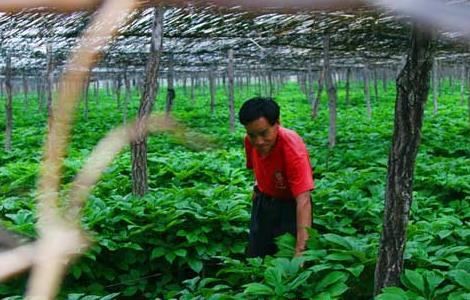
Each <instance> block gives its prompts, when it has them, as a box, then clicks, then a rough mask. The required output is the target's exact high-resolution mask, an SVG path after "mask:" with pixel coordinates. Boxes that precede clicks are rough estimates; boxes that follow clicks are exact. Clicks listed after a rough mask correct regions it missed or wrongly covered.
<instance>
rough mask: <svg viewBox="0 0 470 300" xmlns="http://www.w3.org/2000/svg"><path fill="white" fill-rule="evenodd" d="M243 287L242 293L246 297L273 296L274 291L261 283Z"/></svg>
mask: <svg viewBox="0 0 470 300" xmlns="http://www.w3.org/2000/svg"><path fill="white" fill-rule="evenodd" d="M243 287H245V291H244V293H245V294H248V295H267V296H269V295H273V294H274V290H273V289H272V288H270V287H269V286H267V285H264V284H262V283H257V282H253V283H249V284H245V285H244V286H243Z"/></svg>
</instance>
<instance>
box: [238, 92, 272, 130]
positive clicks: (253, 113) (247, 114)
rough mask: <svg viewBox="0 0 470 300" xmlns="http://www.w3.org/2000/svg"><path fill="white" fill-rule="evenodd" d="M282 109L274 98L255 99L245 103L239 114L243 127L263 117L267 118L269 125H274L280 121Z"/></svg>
mask: <svg viewBox="0 0 470 300" xmlns="http://www.w3.org/2000/svg"><path fill="white" fill-rule="evenodd" d="M280 111H281V109H280V108H279V105H278V104H277V103H276V102H275V101H274V100H273V99H272V98H264V97H255V98H251V99H248V100H246V101H245V103H243V105H242V107H241V108H240V111H239V113H238V118H239V120H240V123H242V125H247V124H248V123H250V122H253V121H255V120H257V119H259V118H261V117H265V118H266V119H267V120H268V122H269V124H271V125H274V123H276V121H278V120H279V114H280Z"/></svg>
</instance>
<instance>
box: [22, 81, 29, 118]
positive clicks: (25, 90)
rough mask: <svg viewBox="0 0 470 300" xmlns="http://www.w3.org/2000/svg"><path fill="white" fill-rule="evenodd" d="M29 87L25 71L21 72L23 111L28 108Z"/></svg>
mask: <svg viewBox="0 0 470 300" xmlns="http://www.w3.org/2000/svg"><path fill="white" fill-rule="evenodd" d="M28 93H29V87H28V78H27V76H26V74H25V73H23V100H24V103H23V104H24V111H27V110H28V108H29V99H28Z"/></svg>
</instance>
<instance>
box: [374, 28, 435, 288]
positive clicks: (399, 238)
mask: <svg viewBox="0 0 470 300" xmlns="http://www.w3.org/2000/svg"><path fill="white" fill-rule="evenodd" d="M410 43H411V45H410V47H409V49H408V57H407V62H406V64H405V67H404V68H403V70H402V72H400V75H399V76H398V78H397V96H396V104H395V127H394V133H393V141H392V149H391V151H390V154H389V158H388V172H387V186H386V189H385V207H384V225H383V231H382V236H381V238H380V246H379V256H378V260H377V265H376V269H375V286H374V293H375V295H377V294H379V293H380V292H381V290H382V288H384V287H388V286H399V285H400V275H401V273H402V272H403V254H404V251H405V244H406V228H407V224H408V218H409V212H410V208H411V203H412V199H413V171H414V166H415V160H416V154H417V152H418V147H419V143H420V139H421V127H422V123H423V112H424V106H425V103H426V100H427V97H428V92H429V77H430V73H431V68H432V64H433V60H432V56H433V50H432V41H431V37H430V36H429V34H428V33H426V31H424V30H421V29H419V28H417V26H416V25H414V26H413V28H412V32H411V41H410Z"/></svg>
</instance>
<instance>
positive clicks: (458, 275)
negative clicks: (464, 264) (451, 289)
mask: <svg viewBox="0 0 470 300" xmlns="http://www.w3.org/2000/svg"><path fill="white" fill-rule="evenodd" d="M448 274H449V276H450V277H451V278H452V279H453V280H454V281H455V282H457V283H458V284H460V285H461V286H463V287H464V288H466V289H467V290H470V274H469V273H468V272H467V271H465V270H452V271H450V272H449V273H448Z"/></svg>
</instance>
